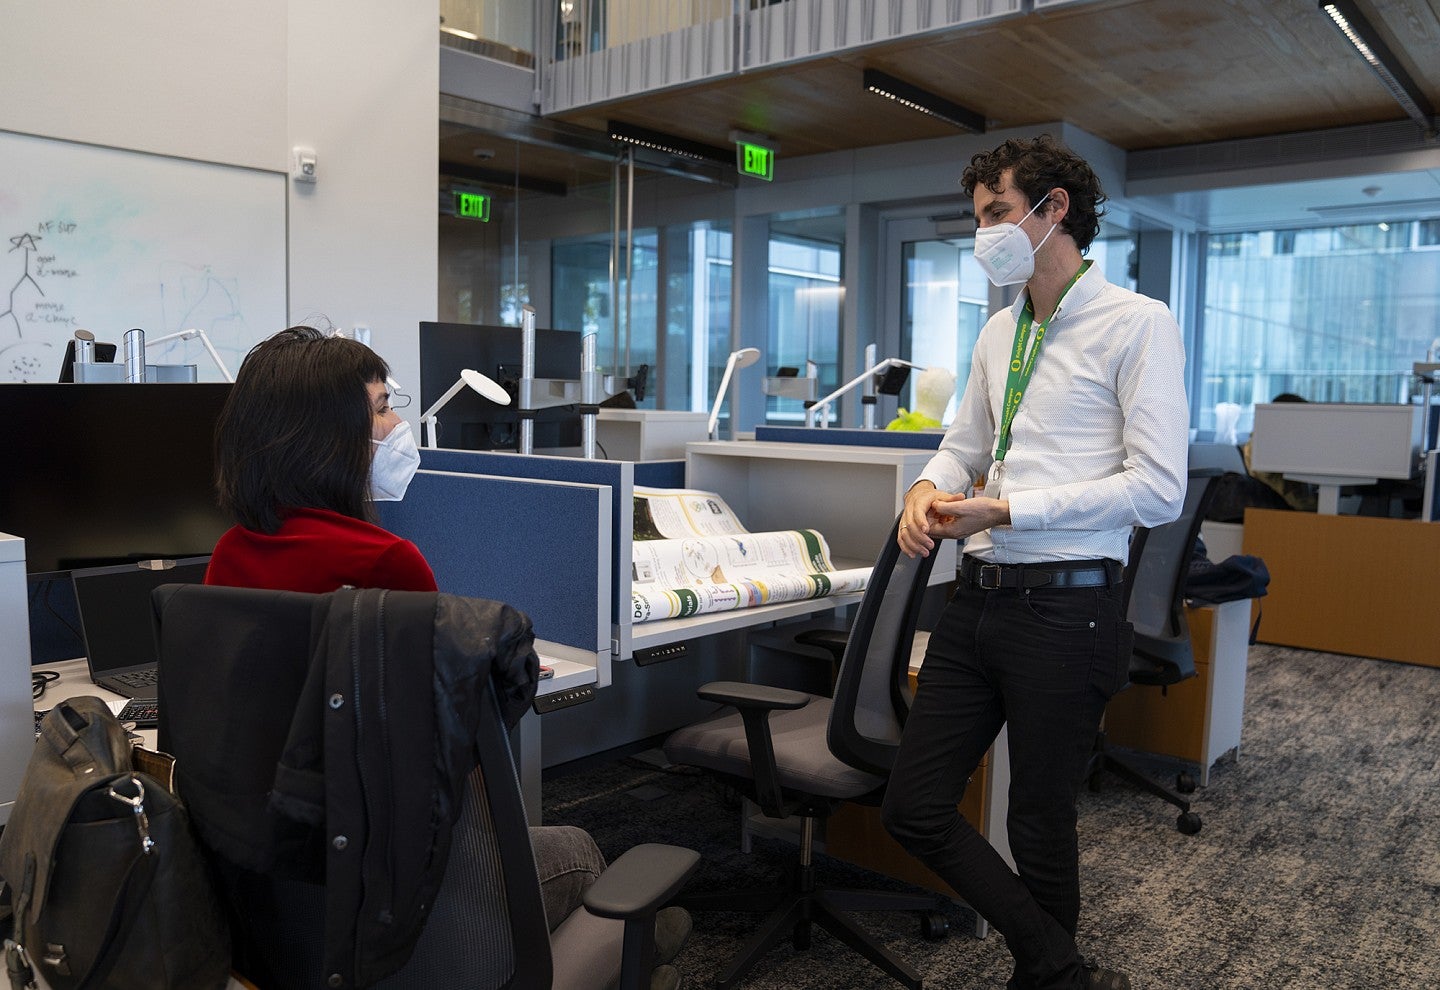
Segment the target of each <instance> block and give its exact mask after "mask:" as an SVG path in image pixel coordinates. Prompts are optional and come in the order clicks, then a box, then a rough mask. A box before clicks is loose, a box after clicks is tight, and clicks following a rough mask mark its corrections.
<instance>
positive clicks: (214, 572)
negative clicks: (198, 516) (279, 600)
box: [205, 509, 437, 593]
mask: <svg viewBox="0 0 1440 990" xmlns="http://www.w3.org/2000/svg"><path fill="white" fill-rule="evenodd" d="M205 583H206V584H221V585H228V586H229V587H232V588H266V589H271V590H274V591H309V592H316V593H324V592H327V591H334V590H335V589H336V588H339V587H340V586H341V585H346V584H348V585H351V586H353V587H356V588H387V589H389V590H391V591H435V590H437V589H436V587H435V574H434V572H433V571H431V570H430V565H429V564H427V563H426V562H425V558H424V557H423V556H421V554H420V551H419V550H418V549H417V548H416V546H415V544H413V543H411V542H410V541H409V540H402V539H401V538H400V537H398V536H396V535H395V534H394V533H390V532H387V531H385V530H383V529H381V528H380V527H379V526H374V525H371V524H370V523H368V522H364V521H363V520H360V519H352V518H351V517H350V516H342V515H340V514H339V513H338V512H331V511H329V510H328V509H297V510H295V511H294V512H293V513H292V514H291V515H290V516H288V517H287V518H286V519H285V521H284V523H282V524H281V526H280V529H279V531H278V532H276V533H274V534H273V535H266V534H265V533H257V532H255V531H254V530H249V529H246V528H244V527H243V526H234V527H232V528H231V529H230V530H228V531H227V532H226V533H225V535H223V536H221V537H220V540H219V542H217V543H216V544H215V551H214V553H213V554H212V555H211V557H210V566H209V567H208V568H207V569H206V571H205Z"/></svg>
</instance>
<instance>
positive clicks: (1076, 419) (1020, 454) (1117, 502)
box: [920, 263, 1190, 563]
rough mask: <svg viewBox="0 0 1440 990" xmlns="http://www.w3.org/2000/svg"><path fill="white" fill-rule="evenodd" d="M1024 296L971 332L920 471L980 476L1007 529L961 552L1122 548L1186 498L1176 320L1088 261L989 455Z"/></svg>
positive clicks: (963, 487)
mask: <svg viewBox="0 0 1440 990" xmlns="http://www.w3.org/2000/svg"><path fill="white" fill-rule="evenodd" d="M1026 298H1027V295H1026V294H1025V293H1022V294H1021V296H1020V298H1019V299H1017V300H1016V301H1015V304H1014V305H1013V306H1011V307H1010V308H1009V309H1006V310H1002V311H1001V312H999V313H996V314H995V315H993V316H991V317H990V319H989V320H988V321H987V322H986V324H985V326H984V327H983V328H982V329H981V331H980V337H979V339H978V340H977V341H976V342H975V352H974V360H973V362H972V363H971V371H970V380H969V381H968V382H966V384H965V393H964V395H963V396H962V397H961V399H960V405H959V407H958V409H957V411H956V414H955V421H954V422H953V423H952V424H951V426H950V429H949V430H947V431H946V433H945V437H944V439H943V440H941V442H940V449H939V451H938V452H937V453H936V454H935V456H934V457H933V458H932V459H931V460H930V463H929V464H927V465H926V467H925V470H924V472H922V473H921V475H920V477H921V478H922V479H927V480H929V481H932V482H934V484H935V487H937V488H939V489H941V490H942V491H949V492H966V493H967V494H968V493H970V492H971V490H972V488H973V485H974V483H975V481H976V480H977V479H979V478H982V477H987V476H988V478H989V480H988V481H987V482H986V485H985V491H984V492H983V493H982V494H984V495H986V496H988V497H991V498H1005V499H1008V500H1009V502H1010V525H1009V526H997V527H995V528H993V529H990V530H984V531H982V532H979V533H976V534H975V535H974V536H971V537H970V538H969V540H967V541H966V545H965V552H966V553H968V554H972V555H974V556H976V557H979V558H981V559H983V560H989V561H995V562H998V563H1034V562H1037V561H1047V560H1087V559H1099V558H1105V557H1108V558H1111V559H1113V560H1118V561H1121V562H1122V563H1123V562H1125V561H1126V560H1128V558H1129V548H1130V532H1131V528H1132V527H1134V526H1137V525H1138V526H1151V527H1153V526H1158V525H1161V524H1162V523H1166V522H1169V521H1171V520H1172V519H1174V518H1176V516H1178V515H1179V514H1180V507H1181V505H1182V503H1183V502H1184V500H1185V484H1186V465H1187V451H1188V446H1189V425H1190V413H1189V406H1188V404H1187V402H1186V399H1185V350H1184V345H1183V343H1182V341H1181V336H1180V327H1179V326H1178V325H1177V324H1176V323H1175V318H1174V317H1173V316H1171V315H1170V311H1169V309H1167V308H1166V307H1165V305H1164V304H1163V303H1161V302H1158V301H1156V300H1154V299H1150V298H1148V297H1146V296H1142V295H1139V294H1138V293H1135V292H1131V291H1129V290H1128V289H1123V288H1121V287H1119V286H1117V285H1111V284H1110V283H1109V282H1108V281H1106V279H1105V275H1104V274H1103V273H1102V272H1101V271H1100V268H1099V266H1098V265H1096V264H1093V263H1092V264H1091V265H1090V267H1089V268H1088V269H1087V270H1086V272H1085V273H1084V274H1083V275H1082V276H1081V277H1080V279H1079V280H1078V281H1077V282H1076V283H1075V284H1074V285H1072V286H1071V287H1070V290H1069V291H1068V292H1067V293H1065V297H1064V298H1063V299H1062V300H1061V302H1060V306H1059V308H1058V309H1057V310H1056V311H1055V314H1054V316H1052V317H1051V319H1050V323H1049V325H1048V327H1047V329H1046V332H1045V343H1044V347H1043V349H1042V350H1041V352H1040V356H1039V358H1038V359H1037V360H1036V363H1035V371H1034V375H1033V376H1032V377H1031V379H1030V384H1029V387H1028V388H1027V389H1026V390H1025V396H1024V398H1023V399H1022V401H1021V403H1020V409H1019V411H1018V412H1017V413H1016V415H1015V419H1014V422H1013V423H1012V424H1011V432H1010V435H1011V441H1010V449H1009V452H1008V453H1007V454H1006V456H1005V460H1004V462H1003V464H996V463H995V446H996V441H997V439H998V437H999V432H1000V410H1001V404H1002V403H1003V401H1004V398H1005V386H1006V377H1007V374H1008V370H1009V364H1010V357H1011V350H1012V348H1013V347H1014V342H1015V325H1016V321H1017V320H1018V319H1019V318H1020V314H1021V311H1022V309H1023V308H1024V306H1025V302H1026Z"/></svg>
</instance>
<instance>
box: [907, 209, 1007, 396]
mask: <svg viewBox="0 0 1440 990" xmlns="http://www.w3.org/2000/svg"><path fill="white" fill-rule="evenodd" d="M973 248H974V236H973V223H972V224H969V225H967V224H966V223H965V222H964V221H963V220H952V219H948V218H930V217H909V218H904V219H896V220H891V221H889V222H888V223H887V224H886V246H885V282H886V285H885V314H886V316H885V330H884V333H883V336H882V339H881V340H880V341H879V343H880V351H881V353H880V355H879V356H880V357H882V358H883V357H900V358H903V359H905V360H907V361H913V362H914V363H915V364H918V365H921V366H923V367H927V368H928V367H933V366H938V367H941V368H945V369H948V370H949V371H952V372H954V373H955V380H956V397H955V398H953V399H952V400H951V403H950V406H949V408H947V409H946V411H945V416H944V419H943V420H942V422H945V423H947V424H948V423H949V422H950V419H951V417H953V416H954V413H955V401H956V399H958V396H959V392H960V390H962V389H963V388H964V387H965V381H966V379H967V378H968V377H969V375H970V355H971V352H972V351H973V350H974V348H975V340H976V338H977V337H978V336H979V334H980V328H981V327H983V326H984V325H985V321H986V319H988V318H989V315H990V312H991V306H992V305H995V304H996V303H997V300H995V299H992V296H991V293H992V291H993V290H992V289H991V286H990V283H989V281H988V280H987V279H986V278H985V273H984V272H983V271H981V270H980V266H979V265H978V264H976V263H975V258H974V255H973V253H972V251H973ZM915 378H916V375H915V374H913V373H912V375H911V377H910V381H909V382H908V383H907V384H906V386H905V390H904V391H903V392H902V393H901V395H900V403H899V404H900V405H902V406H904V407H905V408H906V409H914V408H915Z"/></svg>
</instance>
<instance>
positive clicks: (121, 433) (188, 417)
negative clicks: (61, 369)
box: [0, 383, 231, 574]
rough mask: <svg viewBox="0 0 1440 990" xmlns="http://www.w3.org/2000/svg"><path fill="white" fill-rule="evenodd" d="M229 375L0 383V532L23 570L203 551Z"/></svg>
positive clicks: (211, 527) (212, 520)
mask: <svg viewBox="0 0 1440 990" xmlns="http://www.w3.org/2000/svg"><path fill="white" fill-rule="evenodd" d="M229 392H230V385H229V384H228V383H214V384H211V383H206V384H183V385H181V384H177V385H151V384H117V385H60V384H23V385H21V384H14V385H0V422H3V423H6V424H9V429H10V434H9V437H8V439H7V442H6V444H5V462H6V463H5V470H4V471H0V532H6V533H12V534H14V535H16V536H20V537H24V539H25V569H26V571H27V572H28V573H30V574H37V573H41V572H53V571H68V570H70V569H71V568H74V567H99V566H103V565H107V564H123V563H127V562H129V561H134V560H145V559H153V558H169V559H174V558H179V557H197V556H203V555H205V554H208V553H209V552H210V551H211V549H212V548H213V547H214V546H215V541H216V540H217V539H218V538H219V537H220V534H221V533H223V532H225V530H226V529H227V528H229V526H230V524H231V521H230V519H229V518H228V517H227V516H226V515H225V514H224V513H223V512H221V511H220V508H219V506H217V505H216V503H215V468H214V444H215V423H216V420H217V419H218V418H219V416H220V409H221V406H222V405H224V402H225V397H226V396H227V395H228V394H229Z"/></svg>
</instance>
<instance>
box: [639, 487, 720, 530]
mask: <svg viewBox="0 0 1440 990" xmlns="http://www.w3.org/2000/svg"><path fill="white" fill-rule="evenodd" d="M744 532H746V529H745V527H744V526H742V525H740V520H739V518H737V517H736V515H735V512H734V510H732V509H731V508H730V506H729V505H727V504H726V502H725V500H724V499H723V498H721V497H720V496H719V495H716V494H715V493H714V492H704V491H700V490H698V489H693V488H644V487H641V486H638V485H637V486H636V488H635V539H636V540H637V541H638V540H667V539H670V540H674V539H681V538H683V537H686V536H726V535H729V534H731V533H744Z"/></svg>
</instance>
